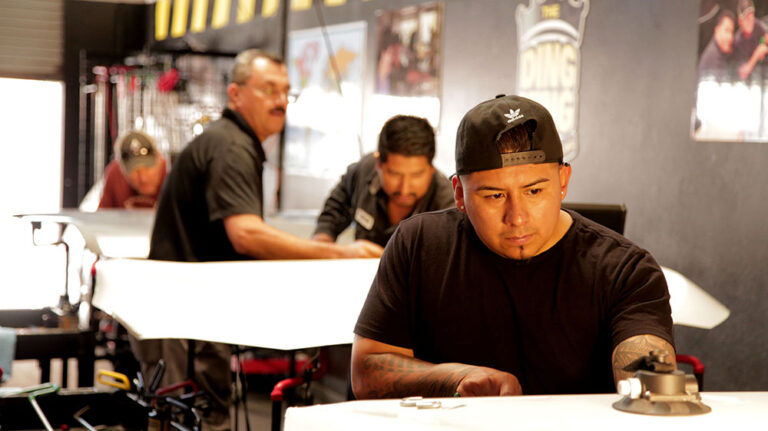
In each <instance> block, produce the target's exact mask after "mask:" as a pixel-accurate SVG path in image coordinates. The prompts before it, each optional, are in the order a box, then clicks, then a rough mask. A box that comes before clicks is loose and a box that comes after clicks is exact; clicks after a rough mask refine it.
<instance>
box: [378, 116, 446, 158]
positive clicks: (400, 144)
mask: <svg viewBox="0 0 768 431" xmlns="http://www.w3.org/2000/svg"><path fill="white" fill-rule="evenodd" d="M378 152H379V161H381V162H382V163H385V162H386V161H387V156H388V155H389V154H400V155H403V156H406V157H413V156H425V157H426V158H427V161H429V164H432V159H433V158H434V157H435V131H434V129H432V126H431V125H430V124H429V122H428V121H427V120H426V119H424V118H421V117H413V116H410V115H396V116H394V117H392V118H390V119H389V120H387V122H386V123H384V126H383V127H382V128H381V132H380V133H379V147H378Z"/></svg>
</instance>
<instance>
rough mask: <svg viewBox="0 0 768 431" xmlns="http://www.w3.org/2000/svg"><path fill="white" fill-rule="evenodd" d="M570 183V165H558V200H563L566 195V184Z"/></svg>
mask: <svg viewBox="0 0 768 431" xmlns="http://www.w3.org/2000/svg"><path fill="white" fill-rule="evenodd" d="M570 181H571V165H570V163H564V164H562V165H560V200H561V201H562V200H563V199H565V196H566V195H567V194H568V183H569V182H570Z"/></svg>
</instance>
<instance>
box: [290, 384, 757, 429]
mask: <svg viewBox="0 0 768 431" xmlns="http://www.w3.org/2000/svg"><path fill="white" fill-rule="evenodd" d="M702 398H703V400H702V401H703V402H704V403H705V404H707V405H708V406H710V407H711V408H712V411H711V412H710V413H707V414H704V415H699V416H648V415H640V414H633V413H626V412H621V411H618V410H616V409H614V408H613V407H612V406H611V405H612V404H613V403H614V402H615V401H618V400H619V399H621V396H620V395H617V394H601V395H553V396H522V397H483V398H437V400H440V401H441V403H442V408H439V409H417V408H415V407H401V406H400V402H399V400H371V401H350V402H344V403H337V404H324V405H316V406H309V407H291V408H289V409H288V410H287V411H286V414H285V427H284V431H326V430H333V431H344V430H350V431H351V430H355V431H358V430H365V431H376V430H387V431H390V430H397V431H410V430H414V431H415V430H418V431H425V430H430V431H431V430H446V431H447V430H452V431H468V430H516V431H524V430H583V431H602V430H605V431H617V430H620V431H633V430H637V431H659V430H674V431H681V430H696V431H701V430H717V431H723V430H729V429H737V430H744V429H755V430H757V429H766V427H767V426H768V392H704V393H702ZM459 406H460V407H459Z"/></svg>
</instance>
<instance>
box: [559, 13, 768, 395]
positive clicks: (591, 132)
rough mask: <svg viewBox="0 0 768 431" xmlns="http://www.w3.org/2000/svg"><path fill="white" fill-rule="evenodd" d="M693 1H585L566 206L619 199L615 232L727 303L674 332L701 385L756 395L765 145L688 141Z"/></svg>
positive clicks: (761, 369)
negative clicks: (576, 149) (693, 360)
mask: <svg viewBox="0 0 768 431" xmlns="http://www.w3.org/2000/svg"><path fill="white" fill-rule="evenodd" d="M699 5H700V1H699V0H687V1H675V2H669V1H664V0H646V1H642V2H637V1H632V0H622V1H611V2H597V1H595V2H593V4H592V8H591V10H590V13H589V17H588V18H587V30H586V33H585V38H584V43H583V45H582V79H581V122H580V142H581V154H580V155H579V156H578V158H577V159H576V160H575V161H574V163H573V166H574V174H573V177H572V180H571V181H572V188H571V190H570V191H569V200H573V201H595V202H623V203H625V204H626V205H627V209H628V214H627V229H626V236H627V237H629V238H630V239H632V240H634V241H635V242H637V243H639V244H640V245H641V246H643V247H645V248H647V249H649V250H650V251H651V252H652V253H653V254H654V255H655V256H656V259H657V260H658V261H659V263H660V264H662V265H664V266H667V267H670V268H672V269H675V270H677V271H679V272H681V273H682V274H685V275H686V276H688V277H689V278H690V279H691V280H693V281H694V282H696V283H697V284H699V285H700V286H701V287H703V288H704V289H705V290H707V291H708V292H709V293H710V294H712V295H713V296H714V297H715V298H717V299H718V300H719V301H720V302H722V303H723V304H725V305H726V306H727V307H728V308H730V310H731V315H730V317H729V318H728V319H727V320H726V321H725V322H723V323H722V324H721V325H720V326H718V327H716V328H714V329H712V330H702V329H694V328H689V327H682V326H676V341H677V348H678V350H679V351H680V352H683V353H689V354H693V355H696V356H699V358H700V359H701V360H702V361H703V362H704V364H705V366H706V367H707V368H706V373H705V379H704V387H705V389H706V390H766V389H768V373H767V372H766V367H765V363H766V360H768V342H766V341H767V339H766V336H765V329H764V328H765V327H766V326H768V290H767V289H766V287H768V269H767V268H768V267H767V266H766V264H765V262H766V260H767V259H768V252H767V251H766V246H765V243H766V240H768V227H766V224H765V222H764V221H763V217H764V213H765V208H766V205H765V200H764V199H765V196H766V194H765V192H764V191H763V189H764V187H765V185H766V184H768V171H767V170H766V169H764V168H763V166H765V164H766V163H768V143H733V142H730V143H726V142H696V141H694V140H692V139H691V138H690V125H691V107H692V105H693V103H694V94H695V91H696V75H697V69H696V64H697V56H696V55H697V46H698V37H699V35H698V22H697V19H696V18H697V17H698V13H699Z"/></svg>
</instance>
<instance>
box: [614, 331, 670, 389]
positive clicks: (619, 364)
mask: <svg viewBox="0 0 768 431" xmlns="http://www.w3.org/2000/svg"><path fill="white" fill-rule="evenodd" d="M654 349H661V350H666V351H668V352H669V354H670V357H671V358H672V362H673V363H675V348H674V347H673V346H672V345H671V344H669V342H667V341H666V340H664V339H663V338H661V337H657V336H655V335H647V334H646V335H635V336H634V337H629V338H627V339H626V340H624V341H622V342H621V343H619V345H618V346H616V348H615V349H614V350H613V361H612V362H613V381H614V382H618V381H619V380H623V379H626V378H628V377H632V376H633V375H634V373H633V372H630V371H624V369H623V368H624V367H625V366H627V365H628V364H629V363H630V362H632V361H634V360H635V359H637V358H639V357H641V356H645V355H647V354H648V353H649V352H650V351H651V350H654ZM675 367H677V365H676V364H675Z"/></svg>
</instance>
